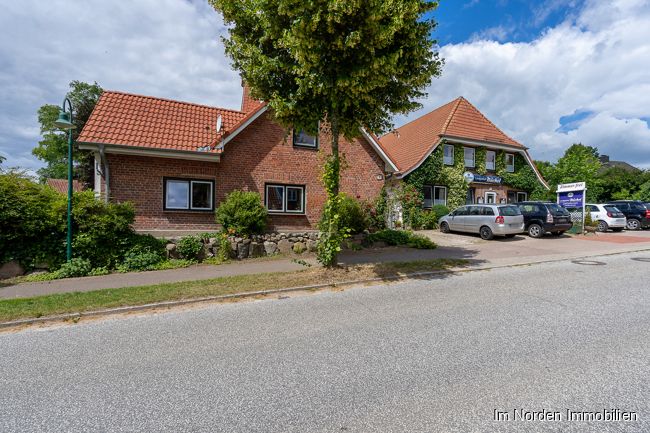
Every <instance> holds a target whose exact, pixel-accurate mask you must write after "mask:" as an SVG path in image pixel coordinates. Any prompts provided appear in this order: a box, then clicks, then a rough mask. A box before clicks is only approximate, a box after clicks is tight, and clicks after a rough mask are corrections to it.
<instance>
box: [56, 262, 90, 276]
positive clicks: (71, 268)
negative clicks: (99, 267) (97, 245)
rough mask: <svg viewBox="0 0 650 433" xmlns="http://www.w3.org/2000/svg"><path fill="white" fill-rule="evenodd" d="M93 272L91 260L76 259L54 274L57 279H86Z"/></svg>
mask: <svg viewBox="0 0 650 433" xmlns="http://www.w3.org/2000/svg"><path fill="white" fill-rule="evenodd" d="M91 270H92V265H91V264H90V260H88V259H82V258H78V257H76V258H73V259H72V260H70V261H69V262H66V263H64V264H63V265H61V267H60V268H59V269H57V270H56V271H54V273H55V275H56V278H73V277H85V276H86V275H88V274H90V271H91Z"/></svg>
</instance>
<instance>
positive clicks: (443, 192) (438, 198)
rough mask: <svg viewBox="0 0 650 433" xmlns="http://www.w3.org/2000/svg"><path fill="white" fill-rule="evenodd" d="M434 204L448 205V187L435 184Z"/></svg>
mask: <svg viewBox="0 0 650 433" xmlns="http://www.w3.org/2000/svg"><path fill="white" fill-rule="evenodd" d="M433 204H434V205H436V204H441V205H443V206H447V187H445V186H434V187H433Z"/></svg>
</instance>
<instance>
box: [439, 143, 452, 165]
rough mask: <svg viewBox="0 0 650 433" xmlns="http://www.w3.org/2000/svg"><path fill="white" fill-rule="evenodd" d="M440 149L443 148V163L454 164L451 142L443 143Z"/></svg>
mask: <svg viewBox="0 0 650 433" xmlns="http://www.w3.org/2000/svg"><path fill="white" fill-rule="evenodd" d="M442 150H443V158H442V162H443V163H444V164H445V165H454V146H453V145H451V144H445V145H444V147H443V148H442Z"/></svg>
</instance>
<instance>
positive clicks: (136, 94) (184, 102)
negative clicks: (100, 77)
mask: <svg viewBox="0 0 650 433" xmlns="http://www.w3.org/2000/svg"><path fill="white" fill-rule="evenodd" d="M104 93H116V94H120V95H126V96H135V97H138V98H146V99H155V100H157V101H165V102H174V103H176V104H183V105H192V106H194V107H203V108H210V109H212V110H221V111H230V112H232V113H237V114H246V113H245V112H243V111H240V110H233V109H232V108H223V107H215V106H212V105H206V104H199V103H196V102H188V101H179V100H176V99H169V98H161V97H159V96H149V95H140V94H138V93H130V92H123V91H121V90H104V91H103V92H102V94H104Z"/></svg>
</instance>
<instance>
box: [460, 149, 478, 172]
mask: <svg viewBox="0 0 650 433" xmlns="http://www.w3.org/2000/svg"><path fill="white" fill-rule="evenodd" d="M463 153H464V155H463V156H464V158H465V167H467V168H474V167H475V166H476V159H475V156H476V154H475V149H474V148H473V147H463Z"/></svg>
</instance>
